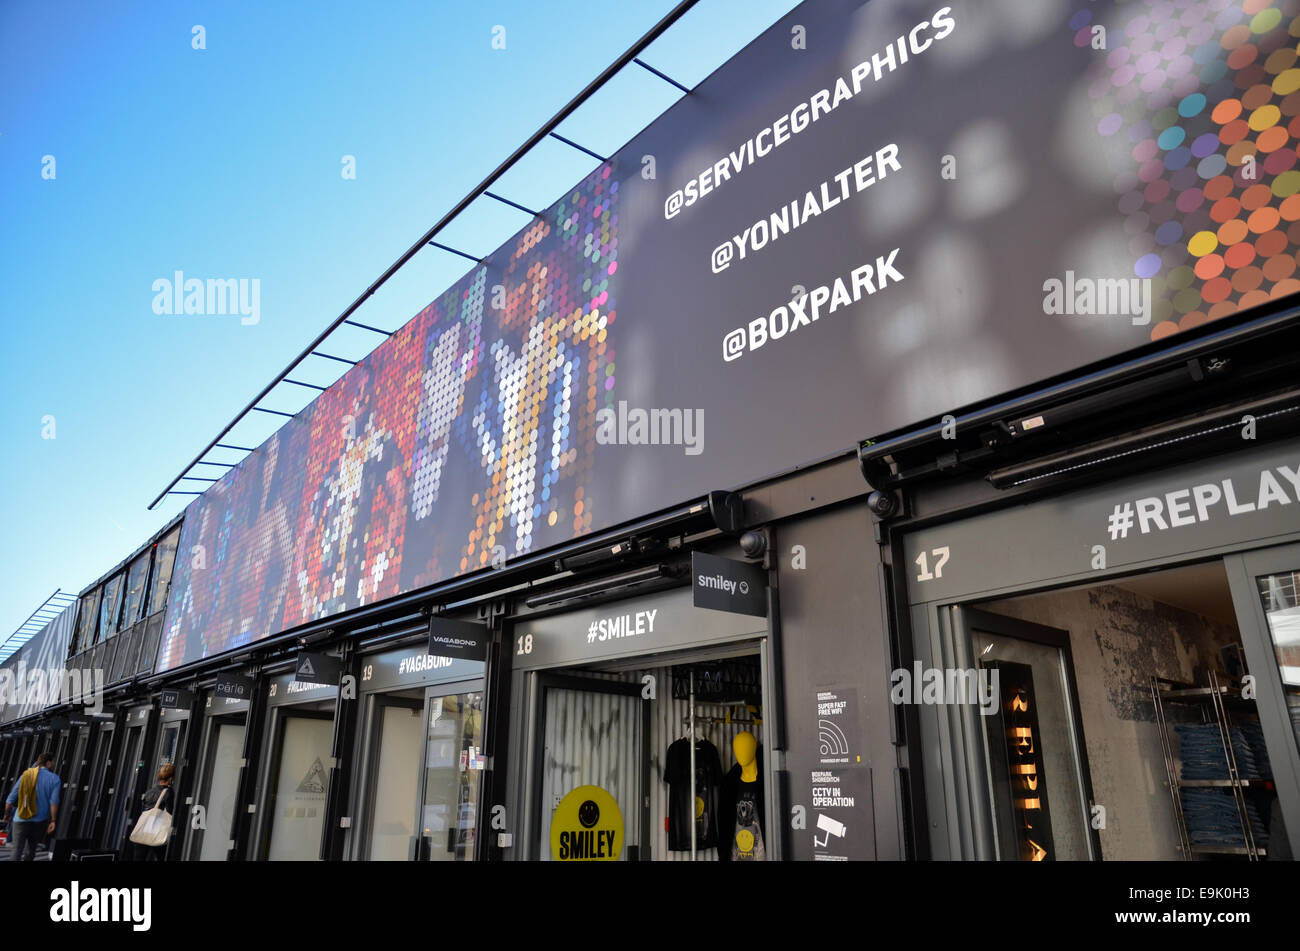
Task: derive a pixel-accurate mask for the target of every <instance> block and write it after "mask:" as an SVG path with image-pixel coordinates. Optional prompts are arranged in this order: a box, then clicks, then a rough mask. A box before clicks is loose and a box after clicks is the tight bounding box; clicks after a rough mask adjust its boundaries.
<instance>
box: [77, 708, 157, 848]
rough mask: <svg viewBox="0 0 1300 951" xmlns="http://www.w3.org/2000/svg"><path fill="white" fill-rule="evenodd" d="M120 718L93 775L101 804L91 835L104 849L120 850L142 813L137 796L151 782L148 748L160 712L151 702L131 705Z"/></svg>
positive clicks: (97, 797) (152, 740)
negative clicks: (133, 823) (100, 762)
mask: <svg viewBox="0 0 1300 951" xmlns="http://www.w3.org/2000/svg"><path fill="white" fill-rule="evenodd" d="M121 717H122V718H121V722H120V724H119V725H118V726H117V728H116V729H115V730H114V731H113V734H112V737H111V739H108V742H107V743H105V746H104V752H105V754H106V756H105V759H104V762H103V764H102V766H101V767H100V768H99V769H98V770H96V772H95V773H94V775H93V781H94V782H95V783H96V784H97V785H98V789H99V794H98V795H96V796H95V797H94V798H95V799H96V800H97V801H98V802H99V803H100V804H101V805H100V809H99V810H98V812H99V813H100V814H99V815H98V816H97V817H96V821H95V831H94V833H92V835H91V837H92V838H95V839H97V841H98V842H99V843H100V844H101V845H102V847H103V848H105V849H117V850H120V849H122V848H123V847H124V843H125V841H126V837H127V836H128V835H129V834H130V833H131V827H130V824H129V823H130V822H131V821H132V820H134V819H135V817H136V816H137V815H139V810H138V809H137V807H136V802H137V799H138V798H139V796H140V795H141V794H143V793H144V791H145V790H146V789H147V788H148V787H149V786H150V785H151V782H150V779H151V777H148V776H147V775H146V774H147V773H148V772H149V770H148V759H147V756H148V751H149V750H150V749H151V747H152V745H153V742H154V738H155V735H156V730H157V716H156V711H155V709H154V707H153V705H152V704H141V705H137V706H132V707H129V708H127V709H126V710H124V711H122V715H121Z"/></svg>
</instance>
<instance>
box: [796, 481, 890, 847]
mask: <svg viewBox="0 0 1300 951" xmlns="http://www.w3.org/2000/svg"><path fill="white" fill-rule="evenodd" d="M774 534H775V544H774V548H775V555H776V558H777V584H778V590H779V596H780V604H781V641H782V643H781V650H782V664H781V667H782V672H783V676H784V690H785V711H786V742H787V753H786V757H785V768H786V770H787V771H788V777H789V786H788V789H789V800H788V802H787V803H786V809H787V813H786V815H785V817H784V819H785V822H786V823H787V827H788V826H789V823H790V815H789V812H788V810H789V808H790V807H791V806H796V805H803V806H804V807H805V808H806V810H807V828H805V829H804V830H794V829H791V830H790V831H789V838H788V842H789V849H788V851H787V853H786V854H787V856H788V857H789V858H792V859H796V860H805V861H806V860H809V859H812V858H813V857H814V849H813V830H814V829H815V825H816V821H817V815H818V811H817V810H816V809H814V808H813V807H812V795H811V786H812V781H811V773H812V771H813V770H822V769H831V770H832V771H835V770H836V768H835V767H824V766H822V765H821V764H820V756H819V750H820V743H819V738H818V719H819V717H818V708H817V694H818V692H819V690H827V689H832V688H844V687H851V688H854V694H855V698H856V707H857V710H856V715H854V716H850V717H848V718H847V719H848V722H847V723H845V724H844V731H845V733H846V734H847V735H848V739H849V741H850V752H851V757H850V759H851V762H850V764H849V765H848V766H847V767H844V768H842V769H839V770H838V775H841V776H842V775H844V774H845V773H849V772H851V771H857V770H861V771H863V772H868V773H869V776H870V786H869V787H867V786H866V785H865V784H863V785H862V788H863V789H867V788H869V790H870V793H869V795H868V796H865V797H864V800H863V801H860V802H858V803H857V805H856V806H855V808H854V809H853V810H849V813H850V819H849V820H847V821H845V820H841V821H845V825H846V826H848V833H847V835H846V836H845V842H846V844H847V845H848V850H847V851H848V854H850V855H852V856H854V857H857V858H867V859H871V858H874V859H881V860H885V859H899V858H902V857H903V854H902V851H903V849H902V845H901V840H902V835H901V830H900V828H899V820H898V803H897V797H896V795H895V791H894V790H895V777H894V771H895V766H896V762H897V754H896V752H895V748H894V746H893V745H892V744H891V741H890V727H889V718H890V716H891V715H892V714H891V710H890V707H889V702H888V684H889V672H890V660H889V648H888V640H887V635H886V632H885V630H884V624H883V614H882V594H881V591H880V586H879V583H878V581H877V577H878V573H879V565H880V550H879V548H878V547H877V545H876V543H875V541H874V538H873V534H872V527H871V516H870V514H869V512H868V511H867V508H866V506H865V505H862V504H856V505H850V506H845V507H843V508H838V509H835V510H833V511H828V512H823V513H819V514H815V515H811V516H808V517H804V518H801V519H797V520H791V521H788V522H783V523H781V524H779V525H778V526H776V529H775V532H774ZM795 546H801V548H802V550H803V555H804V557H805V558H806V566H805V567H802V568H798V567H795V561H794V556H795ZM836 692H837V693H841V694H842V693H843V691H842V690H836ZM854 731H856V734H855V733H854ZM859 755H860V756H861V758H862V760H861V765H860V766H859V765H858V764H857V763H856V758H857V756H859ZM842 811H843V810H827V812H828V813H830V814H833V815H835V816H836V817H838V816H839V815H840V813H841V812H842ZM868 833H869V836H868ZM843 851H844V848H843V846H841V852H843Z"/></svg>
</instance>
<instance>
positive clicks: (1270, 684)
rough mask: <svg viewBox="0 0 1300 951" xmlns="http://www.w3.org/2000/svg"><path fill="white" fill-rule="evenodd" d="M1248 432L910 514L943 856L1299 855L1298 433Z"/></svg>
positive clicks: (931, 793)
mask: <svg viewBox="0 0 1300 951" xmlns="http://www.w3.org/2000/svg"><path fill="white" fill-rule="evenodd" d="M1244 445H1246V446H1248V447H1250V448H1245V449H1239V450H1237V451H1235V452H1230V453H1223V454H1218V453H1213V454H1211V455H1210V457H1209V458H1205V459H1201V460H1199V461H1194V462H1191V463H1183V464H1181V465H1172V466H1165V467H1161V466H1159V465H1153V466H1152V468H1151V470H1150V471H1144V472H1142V473H1140V474H1136V475H1132V476H1128V477H1125V478H1118V479H1111V480H1100V481H1096V482H1094V484H1092V485H1091V486H1090V487H1088V488H1086V489H1075V490H1073V491H1069V492H1065V493H1062V494H1057V495H1053V496H1051V497H1048V498H1043V499H1040V500H1036V501H1032V502H1029V503H1027V504H1022V505H1019V506H1016V507H1011V508H1000V509H998V510H996V511H991V512H986V513H984V514H977V515H972V516H969V517H957V518H954V519H952V520H946V521H943V522H942V523H940V524H933V525H929V526H927V527H925V528H922V529H919V530H916V531H907V532H906V533H905V534H902V536H901V541H900V542H899V548H898V552H899V554H900V555H901V557H900V558H899V563H900V564H901V565H902V566H903V569H902V570H905V571H906V581H905V592H906V604H907V618H906V619H905V623H907V624H908V625H909V626H910V631H911V641H910V644H911V648H912V652H913V653H912V666H911V668H910V669H907V670H905V671H904V673H905V674H907V675H908V676H907V677H906V679H905V680H904V679H903V678H900V680H902V681H903V682H901V683H899V684H897V685H896V689H897V695H896V696H895V697H894V699H895V701H896V702H899V703H903V704H909V705H911V707H912V709H913V710H914V711H915V713H916V716H917V720H918V722H919V726H920V730H921V743H922V748H923V749H924V750H925V751H926V756H925V758H924V762H925V769H924V772H925V775H924V781H925V803H924V809H925V812H926V814H927V815H928V818H929V820H930V824H931V828H930V847H931V850H932V854H933V856H934V857H936V858H974V859H1003V860H1007V859H1025V860H1031V861H1037V860H1046V859H1077V860H1088V859H1140V860H1143V859H1164V860H1169V859H1182V858H1188V859H1197V860H1231V859H1243V858H1244V859H1265V860H1276V859H1289V858H1291V857H1292V855H1293V854H1294V851H1295V848H1296V846H1297V845H1300V747H1298V746H1297V736H1298V735H1300V734H1298V729H1300V660H1298V658H1300V648H1298V647H1297V644H1298V643H1300V634H1298V633H1297V631H1298V628H1297V621H1296V618H1297V617H1300V600H1298V599H1297V587H1296V584H1297V579H1298V578H1300V545H1297V544H1296V542H1297V540H1300V441H1296V440H1283V441H1277V442H1273V443H1266V444H1262V445H1258V446H1253V445H1252V444H1251V442H1249V441H1246V442H1244ZM931 672H933V673H931ZM963 676H965V677H967V680H966V681H965V683H963V679H962V677H963ZM965 684H969V685H970V686H969V688H968V687H967V686H966V685H965ZM964 690H966V691H967V693H965V694H963V691H964Z"/></svg>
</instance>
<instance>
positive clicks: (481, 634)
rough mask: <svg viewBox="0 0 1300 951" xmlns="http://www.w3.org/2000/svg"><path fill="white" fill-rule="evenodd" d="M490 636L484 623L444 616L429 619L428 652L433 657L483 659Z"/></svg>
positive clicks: (485, 656)
mask: <svg viewBox="0 0 1300 951" xmlns="http://www.w3.org/2000/svg"><path fill="white" fill-rule="evenodd" d="M491 637H492V635H491V632H490V631H488V629H487V625H486V624H478V623H475V622H473V621H456V620H453V619H452V618H445V617H435V618H432V619H431V620H430V621H429V653H430V654H432V655H433V656H434V657H457V658H461V659H463V660H485V659H486V658H487V645H488V641H489V640H491Z"/></svg>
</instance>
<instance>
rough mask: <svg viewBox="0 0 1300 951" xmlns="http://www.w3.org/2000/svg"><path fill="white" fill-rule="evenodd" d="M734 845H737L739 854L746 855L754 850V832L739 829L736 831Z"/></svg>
mask: <svg viewBox="0 0 1300 951" xmlns="http://www.w3.org/2000/svg"><path fill="white" fill-rule="evenodd" d="M736 845H737V847H739V849H740V851H741V854H743V855H748V854H749V853H750V852H753V851H754V833H752V832H750V831H749V830H748V829H741V830H740V831H739V832H737V833H736Z"/></svg>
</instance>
